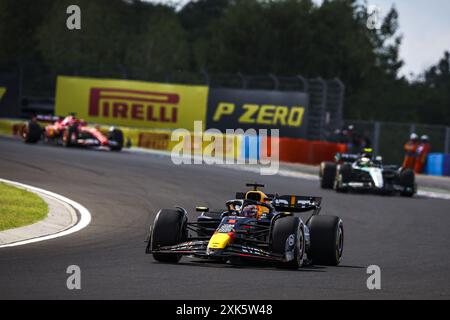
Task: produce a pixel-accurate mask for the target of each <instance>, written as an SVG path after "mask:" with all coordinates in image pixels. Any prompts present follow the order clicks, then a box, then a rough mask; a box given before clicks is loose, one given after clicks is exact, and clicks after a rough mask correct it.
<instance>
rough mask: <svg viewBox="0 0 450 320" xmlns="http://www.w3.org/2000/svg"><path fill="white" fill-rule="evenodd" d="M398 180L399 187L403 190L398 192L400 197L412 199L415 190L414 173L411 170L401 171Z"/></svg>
mask: <svg viewBox="0 0 450 320" xmlns="http://www.w3.org/2000/svg"><path fill="white" fill-rule="evenodd" d="M399 180H400V185H401V186H402V187H403V188H404V191H402V192H400V195H401V196H403V197H412V196H413V195H414V192H415V188H416V182H415V175H414V171H413V170H411V169H405V170H403V171H402V172H400V176H399Z"/></svg>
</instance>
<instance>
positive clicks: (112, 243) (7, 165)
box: [0, 138, 450, 312]
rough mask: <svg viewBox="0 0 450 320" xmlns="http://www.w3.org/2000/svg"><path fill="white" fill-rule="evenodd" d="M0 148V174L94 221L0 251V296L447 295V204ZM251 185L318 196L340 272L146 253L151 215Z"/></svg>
mask: <svg viewBox="0 0 450 320" xmlns="http://www.w3.org/2000/svg"><path fill="white" fill-rule="evenodd" d="M0 147H1V150H2V152H1V154H0V175H1V176H2V177H3V178H5V179H8V180H14V181H19V182H22V183H25V184H28V185H32V186H35V187H38V188H41V189H45V190H48V191H50V192H56V193H58V194H60V195H62V196H64V197H67V198H69V199H72V200H73V201H76V202H78V203H80V204H82V205H83V206H84V207H86V208H87V209H88V210H89V212H90V213H91V215H92V220H91V223H90V224H89V225H88V226H87V227H85V228H84V229H82V230H80V231H78V232H76V233H72V234H69V235H67V236H64V237H60V238H57V239H52V240H48V241H42V242H37V243H31V244H27V245H24V246H17V247H10V248H2V249H1V250H0V279H1V283H2V288H3V289H2V290H0V297H1V298H3V299H14V298H18V299H80V298H82V299H181V300H184V299H207V300H208V299H221V300H222V299H223V300H231V301H235V300H246V299H252V300H253V299H258V300H259V299H263V300H265V299H267V300H273V299H275V300H277V299H282V300H283V299H294V300H297V299H448V297H449V296H450V289H449V287H448V283H450V282H449V280H450V279H449V274H448V270H449V268H450V253H449V251H448V250H447V248H448V245H449V244H450V237H449V233H448V226H449V225H450V218H449V215H448V212H450V202H449V201H448V200H444V199H431V198H426V197H423V196H420V195H419V196H415V197H413V198H403V197H392V196H379V195H371V194H353V193H349V194H340V193H336V192H334V191H332V190H323V189H320V187H319V183H318V181H317V180H316V179H314V180H313V179H308V178H302V177H300V176H295V175H292V176H290V175H283V174H278V175H261V174H260V172H259V171H255V172H252V171H250V169H249V171H247V170H241V169H239V170H230V167H233V166H232V165H229V166H223V165H207V164H204V163H203V164H198V165H193V164H179V165H176V164H174V163H173V162H172V161H171V159H170V157H168V156H167V155H162V154H150V153H142V152H134V151H133V152H122V153H116V152H101V151H95V150H88V149H79V148H59V147H54V146H48V145H44V144H36V145H26V144H24V143H22V142H21V141H17V140H12V139H4V138H1V139H0ZM235 167H236V168H237V167H239V166H237V165H236V166H235ZM252 170H254V169H252ZM282 170H284V169H280V171H281V172H282ZM254 181H258V182H261V183H263V184H265V185H266V188H265V189H264V190H265V191H266V192H268V193H279V194H298V195H313V196H320V197H323V201H322V212H321V214H322V215H336V216H339V217H341V219H342V220H343V222H344V228H345V247H344V252H343V257H342V260H341V263H340V264H339V266H336V267H329V266H310V267H304V268H299V269H298V270H295V271H293V270H281V269H277V268H274V267H273V266H267V265H259V264H257V265H253V264H250V265H248V266H234V265H229V264H217V263H212V262H205V261H204V260H199V259H189V258H183V259H182V260H181V261H180V262H179V263H178V264H164V263H159V262H156V261H155V260H154V259H153V258H152V256H151V255H145V254H144V251H145V246H146V243H145V242H144V239H145V237H146V234H147V231H148V226H149V225H150V224H152V223H153V221H154V218H155V215H156V213H157V212H158V210H159V209H160V208H171V207H174V206H175V205H179V206H182V207H184V208H186V209H187V210H188V216H189V219H190V220H191V221H192V220H194V219H195V218H196V216H197V213H196V212H195V207H196V206H208V207H210V208H223V206H224V203H225V201H226V200H228V199H231V198H233V197H234V194H235V192H236V191H243V189H244V188H245V183H248V182H254ZM12 256H14V257H15V258H14V264H11V263H10V261H11V257H12ZM412 261H414V263H412ZM71 266H72V268H74V267H73V266H76V267H79V270H80V274H81V278H80V279H79V280H80V282H79V284H80V288H79V289H77V288H76V284H77V283H76V282H73V281H74V279H73V278H70V277H71V276H73V275H74V274H75V273H76V272H75V271H74V270H78V269H69V268H70V267H71ZM69 278H70V279H69ZM68 283H69V287H70V288H72V289H70V288H69V287H68ZM70 284H72V287H71V286H70ZM73 285H75V287H73ZM248 292H251V293H252V295H251V297H250V296H249V295H248ZM188 305H189V304H188ZM177 306H183V305H182V304H180V305H177ZM175 311H176V310H175V309H174V310H173V312H175Z"/></svg>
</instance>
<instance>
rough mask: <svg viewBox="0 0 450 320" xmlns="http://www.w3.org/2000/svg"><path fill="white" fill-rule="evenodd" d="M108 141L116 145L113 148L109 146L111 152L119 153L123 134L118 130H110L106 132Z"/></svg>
mask: <svg viewBox="0 0 450 320" xmlns="http://www.w3.org/2000/svg"><path fill="white" fill-rule="evenodd" d="M108 140H109V141H114V142H116V143H117V145H115V146H110V147H109V149H110V150H111V151H120V150H122V148H123V132H122V130H119V129H112V130H110V131H109V132H108Z"/></svg>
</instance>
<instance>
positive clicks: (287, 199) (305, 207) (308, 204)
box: [272, 195, 322, 213]
mask: <svg viewBox="0 0 450 320" xmlns="http://www.w3.org/2000/svg"><path fill="white" fill-rule="evenodd" d="M321 203H322V198H321V197H309V196H295V195H282V196H275V197H274V198H273V199H272V205H273V206H274V207H275V210H277V211H282V212H306V211H311V210H314V211H317V213H319V211H320V204H321Z"/></svg>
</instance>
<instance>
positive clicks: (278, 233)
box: [272, 216, 305, 269]
mask: <svg viewBox="0 0 450 320" xmlns="http://www.w3.org/2000/svg"><path fill="white" fill-rule="evenodd" d="M272 252H273V253H276V254H281V255H283V256H284V257H285V259H286V260H287V261H286V262H281V263H279V264H278V267H279V268H289V269H298V268H299V267H301V266H302V265H303V261H304V258H305V230H304V226H303V223H302V222H301V220H300V219H299V218H298V217H295V216H287V217H282V218H279V219H277V220H276V221H275V223H274V226H273V231H272Z"/></svg>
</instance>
